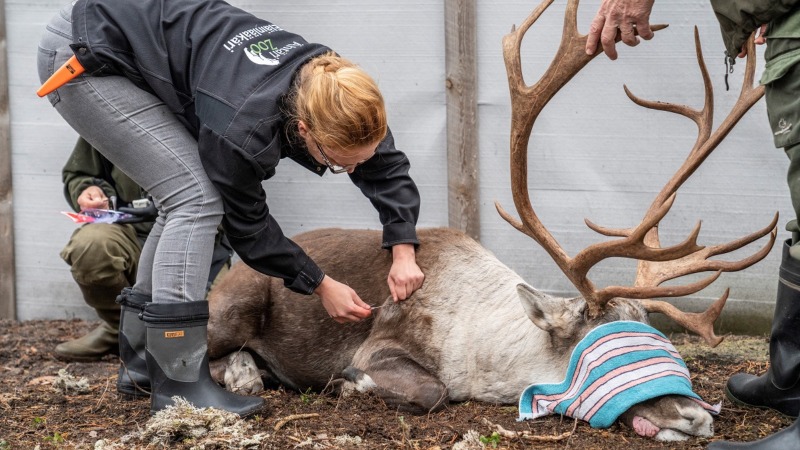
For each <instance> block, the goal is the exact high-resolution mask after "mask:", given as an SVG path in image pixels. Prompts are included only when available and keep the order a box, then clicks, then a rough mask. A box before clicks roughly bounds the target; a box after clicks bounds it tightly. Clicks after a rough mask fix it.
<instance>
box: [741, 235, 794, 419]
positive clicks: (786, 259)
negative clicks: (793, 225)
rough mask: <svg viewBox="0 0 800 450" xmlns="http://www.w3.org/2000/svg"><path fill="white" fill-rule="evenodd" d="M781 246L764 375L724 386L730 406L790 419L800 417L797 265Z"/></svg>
mask: <svg viewBox="0 0 800 450" xmlns="http://www.w3.org/2000/svg"><path fill="white" fill-rule="evenodd" d="M789 244H790V242H789V241H786V242H784V244H783V260H782V262H781V272H780V280H779V284H778V299H777V301H776V303H775V316H774V318H773V320H772V332H771V334H770V339H769V362H770V367H769V369H768V370H767V373H765V374H764V375H761V376H755V375H750V374H744V373H738V374H736V375H734V376H732V377H731V378H730V379H729V380H728V383H727V385H726V386H725V394H726V395H727V397H728V398H729V399H730V400H731V401H733V402H734V403H738V404H740V405H746V406H755V407H759V408H769V409H774V410H776V411H778V412H780V413H782V414H785V415H787V416H790V417H797V416H798V413H800V332H798V330H800V261H798V260H796V259H794V258H792V256H791V255H790V250H789V248H790V247H789Z"/></svg>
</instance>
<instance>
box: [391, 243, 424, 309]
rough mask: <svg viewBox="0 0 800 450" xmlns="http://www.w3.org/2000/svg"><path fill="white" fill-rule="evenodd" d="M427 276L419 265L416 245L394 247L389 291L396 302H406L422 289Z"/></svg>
mask: <svg viewBox="0 0 800 450" xmlns="http://www.w3.org/2000/svg"><path fill="white" fill-rule="evenodd" d="M424 280H425V274H423V273H422V270H421V269H420V268H419V266H418V265H417V260H416V253H415V251H414V244H398V245H395V246H394V247H392V268H391V269H390V270H389V278H388V280H387V282H388V283H389V291H390V292H391V293H392V299H393V300H394V301H395V302H398V301H401V300H405V299H407V298H408V297H410V296H411V294H413V293H414V291H416V290H417V289H419V288H420V287H422V282H423V281H424Z"/></svg>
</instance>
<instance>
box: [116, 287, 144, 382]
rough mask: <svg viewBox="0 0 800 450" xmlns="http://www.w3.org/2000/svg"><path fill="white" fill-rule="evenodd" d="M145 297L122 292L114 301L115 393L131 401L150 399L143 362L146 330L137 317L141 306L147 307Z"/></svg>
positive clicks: (126, 291)
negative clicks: (116, 332)
mask: <svg viewBox="0 0 800 450" xmlns="http://www.w3.org/2000/svg"><path fill="white" fill-rule="evenodd" d="M151 301H152V298H151V297H150V296H149V295H145V294H140V293H138V292H135V291H133V290H132V289H131V288H125V289H123V290H122V293H121V294H120V295H119V297H117V303H119V305H120V307H121V312H120V321H119V376H118V377H117V392H119V393H120V394H124V395H129V396H133V397H146V396H148V395H150V377H149V376H148V375H147V360H146V359H145V337H146V331H147V330H146V328H145V326H144V322H143V321H142V319H141V318H140V317H139V316H140V315H141V314H142V312H143V311H144V305H145V304H147V303H150V302H151Z"/></svg>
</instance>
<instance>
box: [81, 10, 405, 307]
mask: <svg viewBox="0 0 800 450" xmlns="http://www.w3.org/2000/svg"><path fill="white" fill-rule="evenodd" d="M72 19H73V35H74V44H73V45H72V49H73V51H74V53H75V55H76V56H77V58H78V60H79V61H80V63H81V64H82V65H83V66H84V68H85V69H86V72H87V73H88V74H89V75H93V76H102V75H123V76H125V77H127V78H129V79H130V80H131V81H133V82H134V83H135V84H136V85H137V86H139V87H140V88H142V89H144V90H147V91H149V92H152V93H154V94H155V95H156V96H158V97H159V98H160V99H161V100H163V101H164V102H165V103H166V104H167V105H168V106H169V107H170V108H171V109H172V110H173V111H174V112H175V114H176V116H177V117H178V119H179V120H180V121H181V122H182V123H184V125H186V127H187V128H188V129H189V130H190V131H191V132H192V133H193V134H194V135H195V136H196V137H197V141H198V148H199V152H200V157H201V159H202V161H203V165H204V167H205V170H206V172H207V173H208V175H209V178H210V179H211V181H212V182H213V183H214V184H215V186H216V188H217V189H218V191H219V192H220V194H221V195H222V198H223V200H224V204H225V217H224V219H223V225H224V227H225V231H226V233H227V235H228V238H229V239H230V241H231V243H232V244H233V247H234V249H235V250H236V252H237V253H238V254H239V256H241V258H242V260H244V261H245V262H246V263H247V264H248V265H250V266H251V267H253V268H254V269H256V270H258V271H260V272H262V273H265V274H267V275H272V276H278V277H281V278H283V279H284V282H285V284H286V286H287V287H289V288H290V289H292V290H294V291H297V292H301V293H306V294H309V293H311V292H312V291H313V290H314V289H315V288H316V287H317V286H318V285H319V283H321V282H322V278H323V276H324V274H323V273H322V271H321V270H320V269H319V267H317V265H316V264H315V263H314V262H313V261H312V260H311V259H310V258H309V257H308V256H307V255H306V254H305V252H303V250H302V249H301V248H300V247H299V246H297V245H296V244H295V243H294V242H292V241H291V240H290V239H288V238H287V237H286V236H284V234H283V232H282V231H281V229H280V227H279V225H278V223H277V222H276V221H275V219H274V218H273V217H272V216H271V215H270V214H269V208H268V206H267V203H266V194H265V192H264V189H263V187H262V184H261V182H262V181H263V180H266V179H268V178H270V177H272V176H273V175H274V173H275V168H276V166H277V165H278V162H279V161H280V160H281V159H282V158H285V157H289V158H291V159H293V160H295V161H296V162H298V163H300V164H302V165H303V166H304V167H306V168H308V169H310V170H312V171H314V172H316V173H318V174H319V175H322V174H323V173H324V172H325V169H326V168H325V167H324V166H320V165H319V164H318V163H316V161H314V160H313V159H312V158H311V157H310V156H309V155H308V152H307V151H306V149H305V148H304V147H302V146H301V145H300V144H298V143H296V142H293V141H294V140H292V139H289V138H287V126H286V122H287V117H286V115H285V113H284V108H283V107H282V106H283V102H284V100H285V96H286V94H287V93H289V91H290V89H291V86H292V83H293V80H294V76H295V74H296V73H297V71H298V69H299V68H300V67H301V66H302V65H303V64H304V63H306V62H307V61H308V60H309V59H310V58H313V57H314V56H317V55H320V54H323V53H325V52H328V51H330V49H328V48H327V47H325V46H323V45H320V44H313V43H308V42H306V41H305V40H304V39H303V38H302V37H300V36H298V35H295V34H292V33H289V32H288V31H285V30H283V29H281V28H280V27H278V26H277V25H273V24H271V23H269V22H267V21H264V20H261V19H259V18H257V17H255V16H253V15H251V14H249V13H246V12H244V11H242V10H240V9H238V8H235V7H233V6H231V5H229V4H227V3H225V2H223V1H220V0H136V1H127V0H125V1H123V0H79V1H78V2H77V3H76V4H75V5H74V8H73V12H72ZM408 169H409V162H408V159H407V158H406V156H405V155H404V154H403V153H402V152H401V151H399V150H397V149H396V148H395V146H394V140H393V139H392V135H391V133H389V134H388V135H387V137H386V139H384V140H383V142H381V144H380V145H379V146H378V150H377V152H376V155H375V156H374V157H372V158H371V159H370V160H369V161H367V162H366V163H364V164H363V165H360V166H358V168H357V169H356V170H355V172H354V173H353V174H351V175H350V177H351V179H352V181H353V183H355V184H356V185H357V186H358V187H359V188H360V189H361V191H362V192H363V193H364V195H365V196H367V198H369V200H370V201H371V202H372V204H373V205H374V207H375V208H376V209H377V210H378V212H379V216H380V220H381V223H382V224H383V227H384V230H383V236H384V237H383V245H384V246H385V247H390V246H392V245H395V244H400V243H414V244H417V243H418V241H417V237H416V231H415V227H416V221H417V217H418V215H419V192H418V191H417V188H416V185H415V184H414V182H413V181H412V180H411V178H410V176H409V175H408Z"/></svg>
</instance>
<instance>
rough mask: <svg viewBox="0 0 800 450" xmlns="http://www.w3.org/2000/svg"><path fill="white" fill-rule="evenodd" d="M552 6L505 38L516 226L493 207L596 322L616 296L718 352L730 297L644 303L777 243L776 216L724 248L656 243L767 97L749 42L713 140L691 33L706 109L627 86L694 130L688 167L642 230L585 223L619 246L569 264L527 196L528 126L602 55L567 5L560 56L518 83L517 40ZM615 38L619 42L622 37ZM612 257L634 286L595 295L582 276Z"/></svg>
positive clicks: (597, 249)
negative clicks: (533, 245) (664, 223)
mask: <svg viewBox="0 0 800 450" xmlns="http://www.w3.org/2000/svg"><path fill="white" fill-rule="evenodd" d="M551 3H552V0H544V1H543V2H542V3H541V4H540V5H539V7H537V8H536V9H535V10H534V11H533V12H532V13H531V14H530V16H528V18H527V19H526V20H525V21H524V22H523V23H522V25H521V26H520V28H519V29H517V30H514V29H512V31H511V33H509V34H508V35H506V36H505V37H504V38H503V55H504V59H505V62H506V70H507V72H508V81H509V89H510V91H511V107H512V114H511V122H512V125H511V189H512V194H513V198H514V204H515V206H516V209H517V212H518V213H519V215H520V220H521V221H517V220H516V219H514V218H513V217H511V216H510V215H509V214H508V213H506V212H505V211H504V210H503V208H502V207H501V206H500V205H499V204H497V203H496V204H495V206H496V207H497V210H498V212H499V213H500V215H501V216H502V217H503V218H504V219H505V220H506V221H507V222H509V223H510V224H511V225H512V226H513V227H514V228H516V229H517V230H519V231H521V232H523V233H525V234H526V235H528V236H530V237H532V238H533V239H534V240H536V242H538V243H539V244H540V245H541V246H542V247H543V248H544V249H545V251H547V253H548V254H549V255H550V256H551V257H552V258H553V260H554V261H555V262H556V264H557V265H558V266H559V268H560V269H561V270H562V272H564V274H565V275H566V276H567V277H568V278H569V280H570V281H571V282H572V283H573V284H574V285H575V287H576V288H577V289H578V291H579V292H580V293H581V295H583V297H584V298H585V299H586V302H587V305H588V309H589V315H590V316H592V317H597V316H598V315H600V314H601V312H602V311H603V309H604V308H605V307H606V305H607V303H608V302H609V301H610V300H611V299H613V298H615V297H627V298H635V299H640V300H641V303H642V304H643V305H644V307H645V308H646V309H647V310H648V311H650V312H661V313H663V314H666V315H667V316H669V317H670V318H672V319H673V320H675V321H676V322H677V323H679V324H681V325H682V326H684V327H686V328H688V329H690V330H692V331H694V332H696V333H697V334H699V335H701V336H703V337H704V338H705V339H706V341H707V342H709V344H711V345H712V346H714V345H717V344H718V343H719V342H720V341H721V340H722V339H721V338H719V337H717V336H716V335H714V331H713V323H714V321H715V320H716V319H717V317H718V316H719V313H720V311H721V310H722V307H723V306H724V304H725V300H726V299H727V292H726V293H725V295H723V296H722V297H721V298H720V299H719V300H717V302H715V303H714V304H713V305H712V306H711V307H709V309H708V310H706V312H704V313H702V314H688V313H683V312H681V311H680V310H678V309H677V308H675V307H674V306H672V305H670V304H669V303H666V302H664V301H656V300H649V299H651V298H653V297H677V296H684V295H689V294H692V293H695V292H697V291H699V290H701V289H703V288H705V287H707V286H708V285H710V284H711V283H713V282H714V281H715V280H716V279H717V278H718V277H719V276H720V274H721V273H722V272H730V271H736V270H741V269H744V268H746V267H749V266H751V265H753V264H755V263H756V262H758V261H760V260H761V259H763V258H764V257H765V256H766V255H767V254H768V253H769V251H770V249H771V248H772V245H773V244H774V242H775V237H776V234H777V230H776V224H777V220H778V217H777V214H776V215H775V218H774V219H773V220H772V222H771V223H770V225H769V226H767V227H765V228H763V229H761V230H759V231H756V232H754V233H752V234H750V235H748V236H745V237H742V238H740V239H737V240H735V241H732V242H729V243H726V244H722V245H716V246H711V247H704V246H701V245H698V244H697V237H698V235H699V233H700V224H699V223H698V225H697V226H696V227H695V229H694V230H693V231H692V233H691V234H690V235H689V237H687V238H686V240H684V241H683V242H682V243H679V244H677V245H674V246H668V247H661V244H660V242H659V237H658V224H659V222H660V221H661V219H663V218H664V216H666V214H667V213H668V212H669V210H670V208H671V207H672V205H673V203H674V201H675V196H676V193H677V190H678V188H680V186H681V185H682V184H683V183H684V182H685V181H686V180H687V179H688V178H689V177H690V176H691V175H692V174H693V173H694V171H695V170H696V169H697V168H698V167H699V166H700V165H701V164H702V163H703V161H705V159H706V158H707V157H708V156H709V155H710V154H711V152H712V151H713V150H714V149H715V148H716V147H717V145H719V143H720V142H721V141H722V140H723V139H724V138H725V137H726V136H727V135H728V133H729V132H730V131H731V129H732V128H733V127H734V126H735V125H736V123H738V121H739V120H740V119H741V118H742V116H743V115H744V114H745V113H746V112H747V111H748V110H749V109H750V107H752V106H753V105H754V104H755V103H756V102H757V101H758V100H759V99H760V98H761V97H762V96H763V95H764V88H763V87H761V86H759V87H753V78H754V72H755V57H754V56H753V55H754V54H755V51H754V48H755V45H754V44H753V40H752V38H751V39H750V41H749V42H748V52H747V55H748V57H747V65H746V69H745V72H746V73H745V79H744V83H743V86H742V91H741V93H740V95H739V99H738V101H737V103H736V105H735V106H734V107H733V109H732V111H731V113H730V114H729V115H728V116H727V117H726V119H725V120H724V121H723V122H722V124H721V125H720V127H719V128H718V129H717V130H716V131H714V132H713V133H712V119H713V89H712V87H711V82H710V79H709V76H708V71H707V70H706V66H705V62H704V60H703V56H702V50H701V47H700V40H699V37H698V33H697V29H696V28H695V46H696V49H697V59H698V64H699V65H700V70H701V73H702V76H703V82H704V85H705V104H704V106H703V109H701V110H699V111H698V110H694V109H691V108H689V107H687V106H683V105H675V104H671V103H662V102H652V101H645V100H641V99H639V98H638V97H636V96H634V95H633V94H631V93H630V91H629V90H628V88H627V86H626V87H625V92H626V94H627V95H628V97H630V98H631V100H633V102H634V103H636V104H638V105H640V106H644V107H647V108H651V109H657V110H662V111H669V112H673V113H676V114H680V115H683V116H685V117H688V118H689V119H691V120H693V121H694V122H695V123H696V124H697V127H698V137H697V141H696V142H695V145H694V147H693V148H692V151H691V152H690V153H689V156H688V157H687V159H686V161H685V162H684V163H683V165H682V166H681V167H680V168H679V169H678V171H677V172H676V173H675V174H674V175H673V177H672V178H671V179H670V180H669V181H668V182H667V184H666V185H665V186H664V188H663V189H662V190H661V192H660V193H659V195H658V196H657V197H656V199H655V200H654V201H653V203H652V204H651V206H650V208H649V209H648V210H647V212H646V213H645V216H644V218H643V219H642V221H641V223H640V224H639V225H637V226H635V227H633V228H628V229H610V228H603V227H600V226H597V225H595V224H593V223H592V222H590V221H589V220H586V224H587V226H588V227H589V228H591V229H592V230H594V231H596V232H598V233H600V234H602V235H604V236H608V237H616V238H619V239H612V240H609V241H605V242H600V243H596V244H593V245H590V246H589V247H587V248H585V249H583V250H582V251H580V252H578V254H576V255H575V256H574V257H570V256H569V255H567V253H566V252H565V251H564V250H563V249H562V247H561V246H560V245H559V243H558V241H556V239H555V238H554V237H553V235H552V234H551V233H550V232H549V231H548V230H547V229H546V228H545V226H544V225H543V224H542V222H541V220H540V219H539V218H538V217H537V215H536V213H535V212H534V210H533V207H532V205H531V202H530V197H529V195H528V176H527V168H528V166H527V151H528V141H529V139H530V134H531V130H532V128H533V123H534V122H535V120H536V118H537V117H538V115H539V113H540V112H541V111H542V109H543V108H544V106H545V105H546V104H547V103H548V102H549V101H550V99H552V97H553V96H554V95H555V94H556V92H558V91H559V90H560V89H561V88H562V87H563V86H564V85H565V84H566V83H567V82H568V81H569V80H570V79H572V77H573V76H574V75H575V74H576V73H577V72H578V71H580V70H581V69H582V68H583V67H584V66H585V65H586V64H587V63H588V62H589V61H591V60H592V59H593V58H594V57H595V56H597V55H598V54H600V52H601V49H598V50H597V51H596V52H595V53H594V54H593V55H587V54H586V53H585V51H584V48H585V44H586V36H585V35H581V34H580V33H578V31H577V18H576V17H577V9H578V0H569V2H568V4H567V9H566V12H565V18H564V32H563V35H562V38H561V45H560V47H559V49H558V52H557V56H556V58H554V60H553V62H552V63H551V64H550V66H549V67H548V69H547V70H546V71H545V73H544V75H542V77H541V78H540V79H539V81H537V82H536V83H535V84H534V85H532V86H527V85H526V84H525V83H524V81H523V77H522V69H521V63H520V47H521V43H522V38H523V37H524V34H525V33H526V32H527V30H528V29H529V28H530V26H531V25H533V23H534V22H536V20H537V19H538V18H539V16H540V15H541V14H542V13H543V12H544V10H546V9H547V7H548V6H550V4H551ZM665 27H666V25H654V26H653V27H652V29H653V30H654V31H657V30H660V29H663V28H665ZM617 39H618V40H619V36H618V37H617ZM767 234H770V239H769V242H768V243H767V244H766V245H765V246H764V247H763V248H761V249H760V250H759V251H758V252H756V253H754V254H752V255H750V256H749V257H746V258H743V259H741V260H739V261H733V262H728V261H717V260H710V259H709V258H710V257H713V256H716V255H720V254H725V253H729V252H732V251H734V250H738V249H740V248H742V247H744V246H746V245H747V244H750V243H752V242H754V241H755V240H757V239H759V238H761V237H763V236H765V235H767ZM612 257H621V258H631V259H637V260H639V261H640V262H639V267H638V272H637V279H636V282H635V284H634V286H630V287H628V286H609V287H605V288H602V289H597V288H595V286H594V284H593V283H592V282H591V281H590V280H589V278H588V276H587V275H588V273H589V270H591V268H592V267H593V266H595V265H596V264H597V263H599V262H600V261H602V260H604V259H607V258H612ZM707 271H714V272H715V273H714V274H712V275H710V276H708V277H706V278H705V279H703V280H700V281H698V282H694V283H689V284H683V285H676V286H661V284H662V283H663V282H665V281H667V280H671V279H674V278H679V277H682V276H684V275H689V274H693V273H699V272H707Z"/></svg>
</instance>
